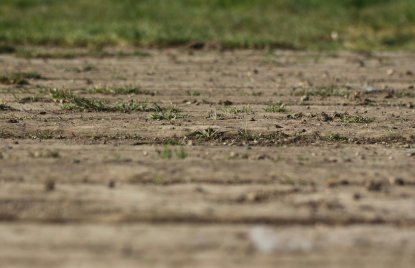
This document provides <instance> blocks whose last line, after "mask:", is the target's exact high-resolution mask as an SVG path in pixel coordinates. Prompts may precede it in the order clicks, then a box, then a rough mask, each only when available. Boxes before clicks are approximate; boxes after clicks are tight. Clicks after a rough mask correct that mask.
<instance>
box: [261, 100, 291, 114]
mask: <svg viewBox="0 0 415 268" xmlns="http://www.w3.org/2000/svg"><path fill="white" fill-rule="evenodd" d="M264 111H265V112H267V113H286V112H287V109H286V108H285V105H284V103H282V102H273V103H271V104H269V105H268V106H267V107H265V108H264Z"/></svg>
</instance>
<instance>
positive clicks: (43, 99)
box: [0, 48, 415, 268]
mask: <svg viewBox="0 0 415 268" xmlns="http://www.w3.org/2000/svg"><path fill="white" fill-rule="evenodd" d="M33 49H38V50H42V51H48V52H50V53H52V54H51V55H53V53H54V52H56V51H57V50H56V51H55V49H53V48H33ZM58 52H59V53H58ZM58 52H56V53H57V54H56V55H68V53H69V55H72V54H73V55H75V56H74V57H59V56H56V57H52V56H50V57H43V58H42V57H38V58H36V57H33V58H21V57H16V56H14V55H1V56H0V76H1V77H2V78H1V79H0V103H1V104H0V241H1V243H0V263H1V265H0V266H1V267H42V268H47V267H395V268H398V267H408V268H409V267H414V265H415V164H414V163H415V108H414V104H415V54H410V53H374V54H359V53H317V52H287V51H258V50H236V51H203V50H200V51H197V50H186V49H164V50H148V51H145V53H140V54H137V53H130V52H129V51H128V50H127V51H126V52H123V53H120V51H115V52H114V51H112V52H111V51H110V52H108V53H105V54H104V56H102V57H93V56H88V54H87V53H79V52H78V51H77V50H68V51H65V53H66V54H65V53H63V52H62V51H58ZM70 53H72V54H70ZM76 53H78V54H76ZM111 53H113V54H111ZM19 79H20V80H19ZM128 88H132V89H134V90H133V91H131V92H125V91H123V90H125V89H128ZM116 89H119V90H118V91H117V90H116ZM56 92H61V93H62V92H63V93H67V95H68V96H69V97H66V98H65V97H63V98H59V97H56V94H55V95H54V93H56ZM121 93H126V94H121ZM71 96H72V97H71ZM73 96H77V97H78V98H79V99H80V100H81V102H82V101H83V102H84V103H85V102H88V103H91V102H94V103H95V104H97V103H98V104H99V105H101V106H100V107H101V109H100V108H94V107H92V106H91V107H92V108H91V107H88V106H85V105H83V104H79V102H78V103H77V102H76V101H74V99H75V97H73ZM99 105H98V106H99ZM137 105H141V106H137ZM102 107H104V108H102ZM105 107H106V108H105ZM120 107H124V108H120ZM125 107H129V108H125ZM137 107H139V108H137ZM169 107H170V108H169ZM171 107H173V108H171ZM258 233H259V234H258ZM267 243H268V245H269V247H268V248H267V247H266V245H267ZM264 247H265V248H264Z"/></svg>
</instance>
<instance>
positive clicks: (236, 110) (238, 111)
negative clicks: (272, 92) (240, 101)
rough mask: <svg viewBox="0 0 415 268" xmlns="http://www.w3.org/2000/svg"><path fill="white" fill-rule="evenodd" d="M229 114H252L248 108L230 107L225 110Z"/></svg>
mask: <svg viewBox="0 0 415 268" xmlns="http://www.w3.org/2000/svg"><path fill="white" fill-rule="evenodd" d="M226 112H228V113H230V114H250V113H252V112H253V110H252V108H251V107H250V106H242V107H231V108H229V109H227V110H226Z"/></svg>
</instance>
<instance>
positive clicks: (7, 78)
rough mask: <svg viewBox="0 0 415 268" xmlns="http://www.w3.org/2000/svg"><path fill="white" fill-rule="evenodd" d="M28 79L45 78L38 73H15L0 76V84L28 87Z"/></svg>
mask: <svg viewBox="0 0 415 268" xmlns="http://www.w3.org/2000/svg"><path fill="white" fill-rule="evenodd" d="M28 79H43V77H42V76H41V75H40V74H39V73H36V72H29V73H13V74H8V75H2V76H0V83H1V84H5V85H18V86H24V85H28V84H29V81H28Z"/></svg>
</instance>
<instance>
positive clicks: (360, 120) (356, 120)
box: [341, 115, 375, 124]
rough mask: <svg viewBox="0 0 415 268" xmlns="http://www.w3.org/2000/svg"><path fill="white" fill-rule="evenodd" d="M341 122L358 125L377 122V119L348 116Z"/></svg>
mask: <svg viewBox="0 0 415 268" xmlns="http://www.w3.org/2000/svg"><path fill="white" fill-rule="evenodd" d="M341 121H342V122H343V123H357V124H369V123H372V122H374V121H375V119H373V118H370V117H365V116H360V115H346V116H344V117H343V118H342V119H341Z"/></svg>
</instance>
